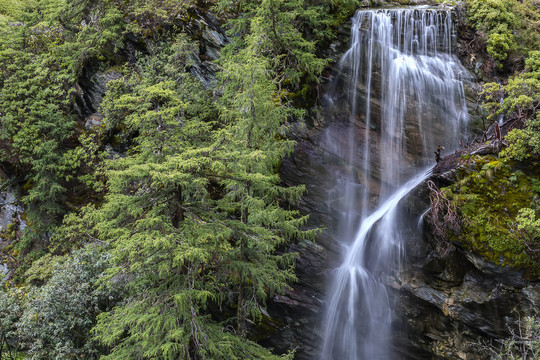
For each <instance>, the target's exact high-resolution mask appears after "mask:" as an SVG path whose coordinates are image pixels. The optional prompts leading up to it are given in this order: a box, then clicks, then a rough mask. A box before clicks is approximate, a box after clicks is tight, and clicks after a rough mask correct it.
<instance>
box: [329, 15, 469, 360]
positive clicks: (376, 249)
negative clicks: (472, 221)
mask: <svg viewBox="0 0 540 360" xmlns="http://www.w3.org/2000/svg"><path fill="white" fill-rule="evenodd" d="M454 45H455V39H454V29H453V22H452V16H451V12H450V11H445V10H437V9H429V8H409V9H381V10H368V11H358V12H357V13H356V15H355V16H354V18H353V24H352V30H351V46H350V48H349V50H348V51H347V52H346V53H345V55H344V56H343V58H342V59H341V61H340V63H339V66H338V68H339V72H338V75H337V76H336V78H335V79H334V81H333V84H332V86H331V89H330V91H329V92H328V94H327V102H328V108H329V109H330V110H328V112H331V111H334V112H340V114H342V115H341V117H344V116H343V114H345V115H346V117H347V122H348V124H349V125H348V127H349V130H348V136H347V139H338V137H340V136H341V135H339V134H337V135H336V134H333V133H332V131H329V132H328V133H327V135H326V137H327V139H326V145H327V147H328V148H333V147H334V148H335V147H336V145H335V144H336V143H340V144H346V146H345V147H346V149H345V150H344V149H335V150H334V152H335V153H339V156H340V157H341V158H342V159H341V161H342V162H343V163H344V164H345V166H344V168H345V169H346V170H345V171H343V172H342V173H341V175H339V176H338V178H337V179H336V186H335V188H334V191H332V193H331V195H330V196H331V199H329V203H333V204H335V203H338V205H336V209H337V210H338V211H336V213H337V214H338V215H337V224H338V225H337V227H338V229H336V231H335V234H334V235H335V236H334V237H337V238H338V239H339V240H340V242H341V244H342V247H343V259H342V262H341V266H339V267H338V268H337V269H335V270H334V272H333V278H332V283H331V284H330V287H329V295H328V301H327V307H326V315H325V319H324V324H323V334H324V342H323V344H322V349H321V357H320V358H321V360H329V359H334V360H349V359H351V360H352V359H366V360H368V359H392V358H393V349H392V325H393V324H392V318H393V317H392V304H393V299H392V296H391V291H388V289H387V287H386V286H385V284H384V279H383V278H384V277H385V276H386V277H388V276H392V275H394V274H395V272H397V271H399V268H400V263H401V259H402V257H403V254H404V249H403V247H404V246H403V243H404V241H403V237H404V234H405V229H404V228H403V226H404V225H403V223H404V222H405V221H406V220H405V216H403V214H402V212H403V211H402V210H401V209H400V207H399V206H398V204H399V202H400V200H401V199H403V198H404V197H405V196H406V195H407V194H408V193H409V192H410V191H411V190H412V189H414V188H415V187H416V186H418V185H419V184H420V183H421V182H422V181H424V180H425V178H426V176H427V175H426V169H427V168H428V167H429V166H430V165H431V166H432V165H433V164H434V163H435V156H434V151H435V150H436V149H437V147H438V146H442V147H444V148H445V149H455V148H456V147H457V145H458V140H459V139H460V138H461V137H462V135H463V133H464V131H465V128H466V125H467V120H468V114H467V106H466V102H465V93H464V87H463V82H462V80H463V79H464V78H466V76H467V72H466V70H465V69H464V68H463V67H462V65H461V64H460V63H459V60H458V59H457V58H456V57H455V56H454V55H453V54H452V47H453V46H454ZM341 137H342V136H341ZM421 169H423V170H421ZM412 226H413V227H415V228H416V223H414V224H413V225H412Z"/></svg>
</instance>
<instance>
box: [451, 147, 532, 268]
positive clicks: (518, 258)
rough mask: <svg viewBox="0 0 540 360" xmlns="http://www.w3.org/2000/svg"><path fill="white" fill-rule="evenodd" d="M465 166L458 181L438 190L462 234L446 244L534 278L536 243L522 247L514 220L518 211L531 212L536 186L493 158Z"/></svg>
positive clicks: (469, 159)
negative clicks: (456, 217) (448, 203)
mask: <svg viewBox="0 0 540 360" xmlns="http://www.w3.org/2000/svg"><path fill="white" fill-rule="evenodd" d="M465 160H466V161H465V163H464V164H463V165H462V166H461V167H460V169H459V170H458V175H457V178H458V180H457V181H456V182H455V183H454V184H453V185H451V186H449V187H447V188H445V189H444V190H443V191H444V194H445V196H447V198H448V199H449V200H450V201H451V202H453V203H454V204H456V205H457V209H459V215H460V217H461V220H462V231H461V232H460V233H459V234H454V233H449V234H448V237H449V239H450V240H451V241H452V242H454V243H458V244H459V245H461V246H463V247H464V248H466V249H468V250H470V251H472V252H473V253H474V254H476V255H479V256H481V257H483V258H484V259H486V260H488V261H490V262H492V263H494V264H496V265H499V266H509V267H511V268H514V269H519V270H523V271H524V272H525V275H526V276H527V277H528V278H535V277H538V276H539V275H540V264H539V263H538V257H537V255H536V252H535V249H536V250H538V248H539V247H540V246H539V242H538V239H532V241H533V243H532V244H531V242H530V241H529V242H526V241H525V237H524V234H523V231H520V230H519V229H518V227H519V226H518V225H519V224H518V215H519V212H520V210H521V209H526V208H533V209H534V208H536V206H537V205H536V203H537V202H538V199H539V197H540V196H539V195H540V186H539V184H540V182H539V181H538V179H536V178H534V177H531V176H529V175H528V174H526V173H524V172H523V171H521V170H515V169H514V168H512V167H511V166H510V165H509V164H508V163H506V162H504V161H502V160H499V159H497V158H495V157H493V156H484V157H482V156H469V157H467V159H465Z"/></svg>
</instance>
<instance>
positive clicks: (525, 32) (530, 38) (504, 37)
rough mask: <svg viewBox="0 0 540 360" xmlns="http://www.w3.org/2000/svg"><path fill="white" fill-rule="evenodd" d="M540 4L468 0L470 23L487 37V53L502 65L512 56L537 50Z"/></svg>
mask: <svg viewBox="0 0 540 360" xmlns="http://www.w3.org/2000/svg"><path fill="white" fill-rule="evenodd" d="M537 7H538V3H537V2H535V1H534V0H525V1H518V0H468V1H467V16H468V19H469V22H470V25H471V26H472V27H474V28H475V29H476V30H477V31H478V34H479V35H480V36H481V37H482V38H483V39H484V40H485V42H486V45H487V52H488V53H489V54H490V55H491V56H492V57H493V59H495V61H496V62H497V64H498V65H499V67H502V65H503V64H504V63H505V61H506V60H507V58H508V57H509V56H511V55H513V56H515V57H520V56H522V54H526V53H527V52H528V51H530V50H538V47H539V46H540V34H539V33H538V29H537V27H538V21H540V14H539V13H538V8H537Z"/></svg>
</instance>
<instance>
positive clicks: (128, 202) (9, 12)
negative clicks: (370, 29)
mask: <svg viewBox="0 0 540 360" xmlns="http://www.w3.org/2000/svg"><path fill="white" fill-rule="evenodd" d="M356 4H357V1H355V0H341V1H332V2H324V3H321V2H318V1H307V0H306V1H302V0H268V1H262V2H259V1H248V0H246V1H237V2H234V3H233V4H231V3H230V2H228V1H217V2H215V3H214V2H206V1H172V0H167V1H162V0H159V1H158V0H153V1H128V2H126V1H115V0H112V1H89V0H32V1H27V2H20V1H15V0H0V68H1V69H2V71H1V72H0V109H1V110H0V121H1V127H0V170H1V174H3V175H4V176H6V177H7V178H6V179H5V180H6V181H5V182H6V184H11V185H13V186H18V187H19V189H20V190H21V192H22V195H23V201H24V203H25V204H26V211H25V213H24V214H22V219H23V220H24V221H25V222H26V224H27V225H28V226H27V227H26V229H25V231H24V233H23V234H21V233H20V232H19V231H18V230H17V226H16V225H12V226H10V227H8V229H6V230H4V232H3V236H4V235H5V238H3V240H2V241H1V242H0V245H2V246H0V249H2V251H3V252H4V254H3V255H4V256H6V258H9V259H10V264H12V265H14V266H16V269H15V272H14V274H15V276H14V277H13V278H11V279H10V280H9V281H8V282H5V283H3V285H2V291H0V311H2V320H1V323H0V351H1V353H0V358H2V359H4V358H7V359H11V358H14V357H19V356H20V357H23V358H31V359H52V358H58V359H69V358H85V359H94V358H103V359H149V358H151V359H179V358H186V359H275V358H281V357H278V356H276V355H273V354H272V353H271V351H269V350H268V349H264V348H262V347H260V346H259V345H257V344H256V343H254V342H252V341H250V340H249V335H250V331H251V330H253V328H254V327H257V326H258V324H259V323H260V322H261V321H262V320H263V314H264V309H265V306H266V303H267V301H268V299H269V297H270V296H272V295H273V294H275V293H280V292H283V291H285V290H286V289H287V288H288V287H289V285H290V284H291V282H293V281H294V280H295V273H294V262H295V261H294V260H295V254H293V253H288V252H287V246H288V244H290V243H291V242H292V241H297V240H299V239H305V238H311V237H313V235H314V234H315V233H316V230H304V229H303V227H304V225H305V223H306V220H307V218H306V217H305V216H301V215H300V214H299V213H298V212H297V211H295V210H292V205H293V204H294V203H295V202H297V201H298V200H299V198H300V196H301V195H302V193H303V191H304V188H303V187H302V186H299V187H285V186H283V184H282V183H281V181H280V178H279V175H278V168H279V165H280V162H281V159H282V158H283V157H284V156H286V155H287V154H289V153H290V152H291V151H292V149H293V146H294V143H293V142H292V141H290V140H288V138H287V133H288V126H289V124H290V122H292V121H299V120H301V119H302V117H303V116H304V110H301V109H299V108H298V105H299V104H303V103H313V100H312V99H310V97H311V96H312V94H311V89H312V87H313V85H314V84H316V83H317V82H318V77H319V75H320V73H321V71H322V70H323V67H324V66H325V65H326V64H327V61H326V60H324V59H322V58H319V57H318V56H317V55H316V51H317V45H318V43H319V42H324V41H328V40H331V39H332V37H333V36H335V31H334V27H335V26H336V25H339V24H340V22H341V21H342V20H343V19H344V18H345V17H346V16H349V15H350V14H351V12H352V11H353V10H354V9H355V7H356ZM209 7H212V8H213V10H214V11H216V12H218V13H219V14H220V16H221V17H222V18H227V19H229V22H228V23H227V24H222V25H223V26H224V27H226V28H228V29H229V35H230V43H229V44H228V45H227V46H225V47H224V48H222V49H220V50H219V51H220V52H221V57H220V59H219V60H218V61H216V62H215V65H214V66H215V68H218V66H219V72H218V74H217V76H216V78H215V79H214V80H210V81H208V82H206V83H205V84H203V83H201V82H200V81H199V79H197V78H196V77H194V76H193V75H192V74H193V73H194V72H193V69H194V68H195V67H196V66H200V59H201V58H202V57H203V56H205V55H202V54H201V53H200V52H201V48H202V45H201V44H199V43H198V41H199V40H202V39H203V38H204V36H205V35H204V34H201V32H204V31H206V30H205V28H206V26H207V21H208V19H205V18H204V15H203V14H204V13H206V12H207V10H208V8H209ZM203 24H204V26H203ZM212 31H214V30H212ZM206 36H208V33H207V35H206ZM204 60H207V58H204ZM89 71H94V72H96V71H99V72H100V73H102V74H105V75H104V76H109V74H110V75H111V76H110V79H109V80H110V81H109V80H108V81H107V84H106V93H105V96H104V98H103V100H102V101H101V105H100V108H99V109H95V110H97V111H99V112H100V113H101V114H102V116H101V114H99V116H96V118H97V119H99V120H98V121H99V122H100V125H98V126H95V125H94V126H85V120H86V119H84V118H83V117H82V112H81V108H80V106H85V101H86V100H85V98H84V96H85V93H84V92H85V91H86V89H84V88H82V85H81V84H82V83H83V82H84V81H88V80H87V79H86V78H85V76H86V75H87V73H88V72H89ZM205 86H206V87H205ZM293 102H294V103H293ZM78 249H79V250H78ZM290 356H291V355H288V354H285V355H283V356H282V357H284V358H288V357H290Z"/></svg>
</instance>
